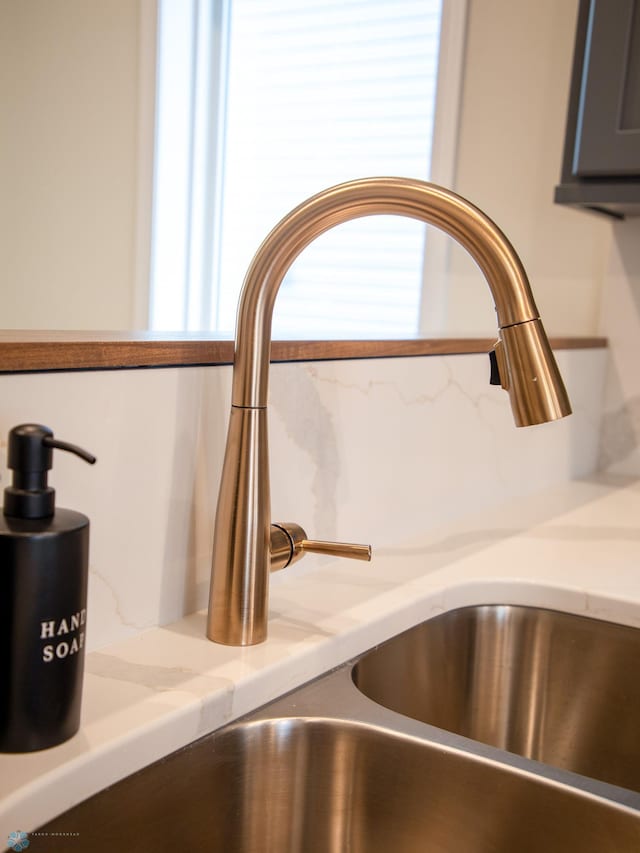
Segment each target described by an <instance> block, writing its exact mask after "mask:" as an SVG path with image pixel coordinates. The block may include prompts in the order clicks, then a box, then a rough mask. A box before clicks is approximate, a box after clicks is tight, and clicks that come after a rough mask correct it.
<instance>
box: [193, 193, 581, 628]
mask: <svg viewBox="0 0 640 853" xmlns="http://www.w3.org/2000/svg"><path fill="white" fill-rule="evenodd" d="M373 214H398V215H401V216H409V217H411V218H414V219H419V220H421V221H423V222H426V223H428V224H431V225H435V226H437V227H439V228H441V229H442V230H443V231H445V232H446V233H447V234H449V235H450V236H451V237H453V238H454V239H455V240H457V241H458V242H459V243H460V244H461V245H462V246H464V247H465V248H466V249H467V250H468V251H469V253H470V254H471V256H472V257H473V258H474V260H475V261H476V262H477V264H478V266H479V267H480V269H481V270H482V272H483V273H484V275H485V277H486V280H487V283H488V285H489V288H490V290H491V292H492V294H493V298H494V302H495V306H496V313H497V317H498V324H499V327H500V336H501V347H500V359H501V362H502V368H501V369H502V372H504V373H505V374H507V375H506V376H503V377H502V380H503V385H504V387H505V388H507V390H508V391H509V396H510V398H511V405H512V409H513V414H514V418H515V421H516V424H517V425H518V426H524V425H528V424H536V423H542V422H544V421H548V420H553V419H555V418H559V417H564V416H565V415H568V414H570V412H571V407H570V404H569V399H568V397H567V393H566V391H565V388H564V385H563V383H562V379H561V377H560V373H559V371H558V368H557V366H556V364H555V360H554V358H553V354H552V352H551V348H550V346H549V343H548V341H547V338H546V335H545V332H544V329H543V328H542V324H541V323H540V321H539V317H538V310H537V308H536V305H535V303H534V300H533V295H532V293H531V288H530V286H529V282H528V279H527V275H526V273H525V271H524V269H523V266H522V263H521V261H520V259H519V257H518V255H517V254H516V252H515V251H514V249H513V247H512V246H511V244H510V243H509V241H508V240H507V238H506V237H505V235H504V234H503V233H502V232H501V231H500V229H499V228H498V227H497V226H496V225H495V224H494V223H493V222H492V221H491V220H490V219H489V218H488V217H487V216H486V215H485V214H484V213H483V212H482V211H481V210H479V209H478V208H477V207H475V206H474V205H473V204H471V203H470V202H468V201H467V200H466V199H463V198H461V197H460V196H458V195H456V194H455V193H453V192H451V191H449V190H446V189H444V188H443V187H439V186H436V185H435V184H429V183H425V182H423V181H416V180H410V179H407V178H364V179H362V180H358V181H351V182H349V183H346V184H340V185H339V186H336V187H331V188H330V189H328V190H325V191H324V192H321V193H319V194H318V195H316V196H313V197H312V198H310V199H308V200H307V201H305V202H303V203H302V204H301V205H299V206H298V207H297V208H296V209H295V210H293V211H292V212H291V213H289V214H288V215H287V216H285V217H284V219H282V220H281V222H280V223H278V225H276V227H275V228H274V229H273V231H271V233H270V234H269V235H268V236H267V238H266V239H265V240H264V242H263V243H262V245H261V246H260V248H259V249H258V251H257V252H256V255H255V257H254V259H253V261H252V262H251V265H250V267H249V270H248V272H247V275H246V278H245V281H244V285H243V289H242V293H241V296H240V303H239V306H238V320H237V329H236V342H235V350H234V368H233V388H232V416H231V423H230V426H229V437H228V449H227V452H226V458H225V463H224V469H223V473H222V481H221V485H220V496H219V499H218V511H217V514H216V522H215V531H214V550H213V560H212V568H211V587H210V597H209V616H208V620H207V637H208V638H209V639H210V640H213V641H215V642H220V643H225V644H231V645H250V644H253V643H259V642H262V641H263V640H264V639H265V637H266V632H267V624H266V623H267V611H268V601H267V596H268V575H269V570H270V567H271V565H272V560H271V557H270V554H269V543H270V539H271V536H270V524H271V521H270V505H269V472H268V453H267V450H266V447H267V438H266V428H267V427H266V418H264V417H258V416H257V415H256V416H255V417H254V416H252V415H250V414H248V413H250V412H264V411H266V406H267V394H268V376H269V358H270V350H271V320H272V315H273V308H274V304H275V299H276V296H277V293H278V290H279V288H280V284H281V283H282V280H283V278H284V276H285V274H286V272H287V270H288V269H289V267H290V266H291V264H292V263H293V261H294V260H295V258H296V257H297V256H298V255H299V254H300V252H302V250H303V249H304V248H305V247H306V246H308V245H309V244H310V243H311V242H312V241H313V240H314V239H315V238H316V237H318V236H319V235H320V234H322V233H324V232H325V231H327V230H329V229H330V228H333V227H334V226H336V225H339V224H341V223H343V222H347V221H349V220H351V219H356V218H359V217H363V216H370V215H373ZM245 420H250V426H248V425H247V424H246V423H245ZM280 544H281V543H280ZM322 547H323V548H325V551H324V552H325V553H326V545H325V546H322ZM304 550H305V549H302V551H303V552H304ZM307 550H310V548H308V549H307ZM332 553H336V551H335V549H334V551H333V552H332ZM341 555H342V556H344V553H343V554H341ZM349 556H354V554H353V553H351V554H349ZM356 556H359V555H357V554H356ZM278 562H280V557H278Z"/></svg>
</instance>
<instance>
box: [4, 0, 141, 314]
mask: <svg viewBox="0 0 640 853" xmlns="http://www.w3.org/2000/svg"><path fill="white" fill-rule="evenodd" d="M137 78H138V0H108V2H97V1H96V0H90V1H89V2H87V0H52V1H51V2H49V0H46V2H43V0H18V2H14V0H2V2H0V187H2V192H1V194H0V279H1V281H2V305H3V311H2V320H1V321H0V322H1V324H2V327H3V328H20V327H25V321H26V324H27V327H28V328H45V329H46V328H59V329H84V328H92V327H93V328H96V327H99V328H103V329H110V328H111V329H123V328H128V327H129V326H130V323H131V314H132V305H131V302H132V284H133V276H134V263H135V258H134V240H135V221H134V218H135V203H136V157H137V129H138V103H137V98H138V79H137Z"/></svg>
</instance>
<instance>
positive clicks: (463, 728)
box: [354, 606, 640, 792]
mask: <svg viewBox="0 0 640 853" xmlns="http://www.w3.org/2000/svg"><path fill="white" fill-rule="evenodd" d="M354 681H355V683H356V684H357V686H358V688H359V689H360V690H361V691H363V693H365V694H366V695H367V696H368V697H370V698H371V699H373V700H374V701H376V702H379V703H380V704H381V705H384V706H385V707H386V708H390V709H392V710H394V711H396V712H398V713H400V714H405V715H407V716H409V717H412V718H414V719H417V720H421V721H423V722H425V723H429V724H431V725H433V726H438V727H440V728H442V729H446V730H448V731H450V732H455V733H457V734H460V735H463V736H464V737H468V738H473V739H474V740H476V741H480V742H482V743H485V744H490V745H492V746H496V747H499V748H500V749H504V750H508V751H509V752H512V753H517V754H518V755H522V756H526V757H528V758H532V759H535V760H537V761H541V762H544V763H545V764H549V765H552V766H554V767H559V768H563V769H566V770H570V771H572V772H575V773H580V774H582V775H584V776H589V777H591V778H593V779H598V780H600V781H603V782H607V783H610V784H613V785H619V786H621V787H624V788H628V789H630V790H634V791H639V792H640V736H639V735H638V726H639V723H640V631H638V630H636V629H633V628H627V627H625V626H621V625H613V624H610V623H608V622H602V621H598V620H595V619H588V618H585V617H580V616H572V615H569V614H566V613H558V612H555V611H551V610H539V609H535V608H526V607H511V606H486V607H468V608H463V609H461V610H455V611H452V612H450V613H447V614H444V615H443V616H437V617H436V618H434V619H431V620H429V621H428V622H425V623H423V624H422V625H419V626H417V627H416V628H412V629H411V630H410V631H407V632H406V633H404V634H401V635H400V636H398V637H395V638H394V639H393V640H390V641H389V642H388V643H386V644H384V645H383V646H381V647H380V648H378V649H376V650H375V651H372V652H370V653H369V654H367V655H366V656H365V657H364V658H362V659H361V660H360V661H359V663H358V664H357V666H356V667H355V669H354Z"/></svg>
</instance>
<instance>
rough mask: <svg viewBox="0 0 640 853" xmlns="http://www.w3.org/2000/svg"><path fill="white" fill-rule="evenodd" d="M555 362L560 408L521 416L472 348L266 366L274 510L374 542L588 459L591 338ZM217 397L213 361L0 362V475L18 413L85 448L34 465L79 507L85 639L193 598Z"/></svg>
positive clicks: (213, 478) (203, 543)
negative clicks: (567, 407)
mask: <svg viewBox="0 0 640 853" xmlns="http://www.w3.org/2000/svg"><path fill="white" fill-rule="evenodd" d="M557 358H558V362H559V364H560V369H561V371H562V373H563V375H564V378H565V381H566V384H567V388H568V390H569V394H570V396H571V400H572V404H573V408H574V414H573V416H572V417H571V418H566V419H565V420H563V421H559V422H556V423H553V424H547V425H544V426H541V427H534V428H526V429H515V427H514V426H513V422H512V420H511V415H510V408H509V400H508V396H507V394H505V393H504V392H503V391H502V390H501V389H499V388H496V387H492V386H489V384H488V371H489V365H488V359H487V357H486V356H480V355H461V356H441V357H433V356H432V357H419V358H397V359H376V360H360V361H337V362H332V361H327V362H312V363H295V364H276V365H273V366H272V369H271V391H270V401H271V408H270V421H269V427H270V433H271V436H270V438H271V471H272V514H273V517H274V520H277V519H281V520H290V521H297V522H298V523H300V524H302V525H303V527H305V529H306V530H307V532H308V534H309V535H310V536H312V537H314V538H324V539H331V538H335V539H338V540H343V541H355V542H371V544H372V545H373V547H374V549H375V548H376V547H381V548H383V549H384V548H385V546H388V545H389V544H390V543H392V542H398V541H402V540H407V539H413V538H415V537H417V536H421V535H424V533H425V532H426V531H428V530H429V529H431V528H433V527H435V526H437V525H441V524H443V523H446V522H448V521H453V520H455V519H457V518H461V517H463V516H464V515H465V514H467V513H471V512H475V511H477V510H478V509H481V508H488V507H490V506H492V505H497V504H499V503H503V502H505V501H506V500H509V499H510V498H512V497H518V496H523V495H526V494H531V493H533V492H536V491H539V490H541V489H543V488H546V487H548V486H552V485H554V484H556V483H561V482H564V481H567V480H569V479H573V478H576V477H581V476H584V475H587V474H589V473H591V472H592V471H593V470H595V468H596V465H597V459H598V452H599V450H598V442H599V429H600V412H601V406H602V396H603V383H604V377H605V370H606V363H607V351H606V350H604V349H593V350H563V351H560V352H558V353H557ZM230 393H231V368H230V367H207V368H205V367H201V368H182V369H180V368H171V369H154V370H125V371H97V372H75V373H51V374H22V375H20V374H15V375H10V374H7V375H2V376H0V394H1V395H2V400H3V405H2V407H1V411H0V436H1V448H2V454H1V467H0V472H1V478H2V485H6V483H7V470H6V438H7V433H8V431H9V429H10V428H11V427H12V426H15V425H16V424H18V423H24V422H36V423H44V424H46V425H48V426H50V427H51V428H52V429H53V430H54V432H55V434H56V436H57V437H59V438H61V439H65V440H68V441H72V442H75V443H78V444H80V445H82V446H83V447H86V448H87V449H88V450H90V451H92V452H93V453H95V454H96V456H97V457H98V464H97V465H96V466H95V467H94V468H91V467H89V466H88V465H85V464H83V463H82V462H80V461H79V460H78V459H76V458H75V457H71V456H68V455H67V454H64V453H60V452H58V453H57V456H56V459H55V467H54V470H53V472H52V474H51V476H50V483H51V484H52V485H53V486H54V487H55V488H56V492H57V497H58V505H59V506H65V507H69V508H72V509H76V510H79V511H81V512H85V513H86V514H87V515H88V516H89V517H90V519H91V556H90V585H89V618H88V648H89V649H90V650H95V649H99V648H101V647H102V646H105V645H107V644H111V643H114V642H117V641H119V640H122V639H125V638H127V637H130V636H133V635H135V634H137V633H140V632H142V631H145V630H147V629H149V628H152V627H155V626H158V625H164V624H167V623H168V622H172V621H174V620H177V619H179V618H180V617H181V616H183V615H185V614H188V613H191V612H193V611H194V610H196V609H199V608H202V607H205V606H206V600H207V591H208V585H209V561H210V553H211V542H212V536H213V516H214V512H215V504H216V498H217V487H218V481H219V477H220V470H221V465H222V457H223V452H224V441H225V435H226V425H227V419H228V410H229V402H230ZM322 559H323V558H321V557H308V558H305V560H304V561H303V562H302V563H301V564H298V565H297V566H295V567H293V568H292V569H290V570H288V571H291V572H300V573H304V572H305V571H307V569H308V568H309V567H312V566H317V565H318V563H319V561H321V560H322Z"/></svg>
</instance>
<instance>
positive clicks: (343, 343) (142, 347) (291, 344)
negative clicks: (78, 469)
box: [0, 331, 607, 373]
mask: <svg viewBox="0 0 640 853" xmlns="http://www.w3.org/2000/svg"><path fill="white" fill-rule="evenodd" d="M495 340H496V338H495V337H493V338H466V337H459V338H418V337H416V338H402V339H391V340H322V341H292V340H287V341H278V340H276V341H273V343H272V345H271V360H272V361H326V360H335V359H353V358H399V357H407V356H423V355H461V354H464V353H485V352H488V351H489V350H490V348H491V347H492V346H493V344H494V343H495ZM550 341H551V346H552V347H553V349H594V348H601V347H606V346H607V339H606V338H602V337H552V338H551V339H550ZM232 362H233V341H231V340H229V339H221V338H216V337H215V336H211V335H205V334H191V335H189V334H186V335H185V334H184V333H176V334H171V333H166V332H155V333H154V332H140V333H121V332H33V331H29V332H21V331H17V332H7V331H5V332H0V372H1V373H19V372H43V371H49V370H116V369H124V368H142V367H192V366H195V365H215V364H231V363H232Z"/></svg>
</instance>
